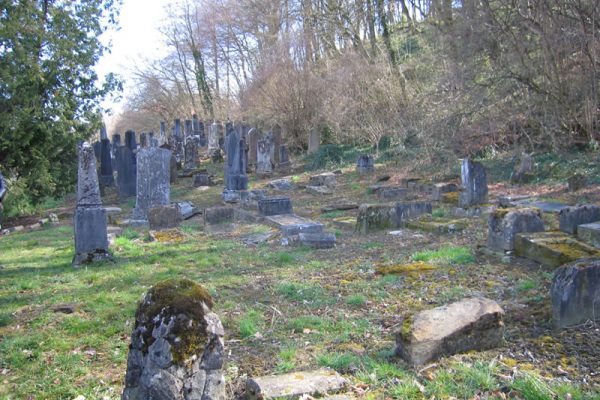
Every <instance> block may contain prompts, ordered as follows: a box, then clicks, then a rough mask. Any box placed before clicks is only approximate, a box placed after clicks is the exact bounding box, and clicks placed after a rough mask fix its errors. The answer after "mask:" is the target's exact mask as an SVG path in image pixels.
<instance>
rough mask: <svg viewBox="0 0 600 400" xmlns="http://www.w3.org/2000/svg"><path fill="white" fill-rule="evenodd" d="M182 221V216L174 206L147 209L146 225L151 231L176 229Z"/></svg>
mask: <svg viewBox="0 0 600 400" xmlns="http://www.w3.org/2000/svg"><path fill="white" fill-rule="evenodd" d="M182 220H183V218H182V215H181V213H180V211H179V207H178V206H177V205H176V204H169V205H166V206H157V207H150V208H149V209H148V225H150V229H152V230H163V229H171V228H176V227H178V226H179V224H180V223H181V221H182Z"/></svg>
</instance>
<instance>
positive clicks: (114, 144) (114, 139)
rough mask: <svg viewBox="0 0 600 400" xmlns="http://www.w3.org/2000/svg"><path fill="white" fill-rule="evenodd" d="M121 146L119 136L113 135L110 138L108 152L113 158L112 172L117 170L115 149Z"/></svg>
mask: <svg viewBox="0 0 600 400" xmlns="http://www.w3.org/2000/svg"><path fill="white" fill-rule="evenodd" d="M119 146H121V135H119V134H118V133H115V134H114V135H113V137H112V143H111V146H110V150H111V153H112V158H113V171H116V170H117V148H118V147H119Z"/></svg>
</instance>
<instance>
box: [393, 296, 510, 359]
mask: <svg viewBox="0 0 600 400" xmlns="http://www.w3.org/2000/svg"><path fill="white" fill-rule="evenodd" d="M503 314H504V311H503V310H502V308H501V307H500V306H499V305H498V304H497V303H496V302H495V301H493V300H490V299H486V298H467V299H463V300H460V301H458V302H455V303H452V304H449V305H446V306H442V307H437V308H434V309H432V310H426V311H422V312H420V313H418V314H416V315H414V316H412V317H407V318H406V319H405V320H404V322H403V324H402V327H401V328H400V331H398V332H397V334H396V354H398V355H400V356H401V357H402V358H403V359H404V360H406V361H407V362H408V363H409V364H411V365H422V364H425V363H427V362H430V361H432V360H435V359H437V358H440V357H442V356H446V355H452V354H456V353H462V352H465V351H470V350H487V349H492V348H494V347H497V346H499V345H500V343H501V342H502V337H503V334H504V323H503V322H502V316H503Z"/></svg>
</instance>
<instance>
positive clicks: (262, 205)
mask: <svg viewBox="0 0 600 400" xmlns="http://www.w3.org/2000/svg"><path fill="white" fill-rule="evenodd" d="M258 211H259V212H260V214H261V215H265V216H271V215H281V214H293V213H294V210H293V209H292V200H291V199H290V198H289V197H268V198H265V199H261V200H258Z"/></svg>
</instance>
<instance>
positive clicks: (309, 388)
mask: <svg viewBox="0 0 600 400" xmlns="http://www.w3.org/2000/svg"><path fill="white" fill-rule="evenodd" d="M347 385H348V381H347V380H346V379H345V378H343V377H342V376H341V375H340V374H338V373H337V372H335V371H334V370H330V369H321V370H317V371H300V372H291V373H289V374H285V375H271V376H261V377H256V378H250V379H248V381H247V382H246V395H247V396H248V399H249V400H258V399H263V400H267V399H281V398H286V399H288V398H289V399H292V398H294V399H296V398H300V397H302V398H305V397H304V396H303V395H309V396H310V395H319V394H320V395H322V394H326V393H331V392H338V391H340V390H342V389H344V388H345V387H346V386H347Z"/></svg>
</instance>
